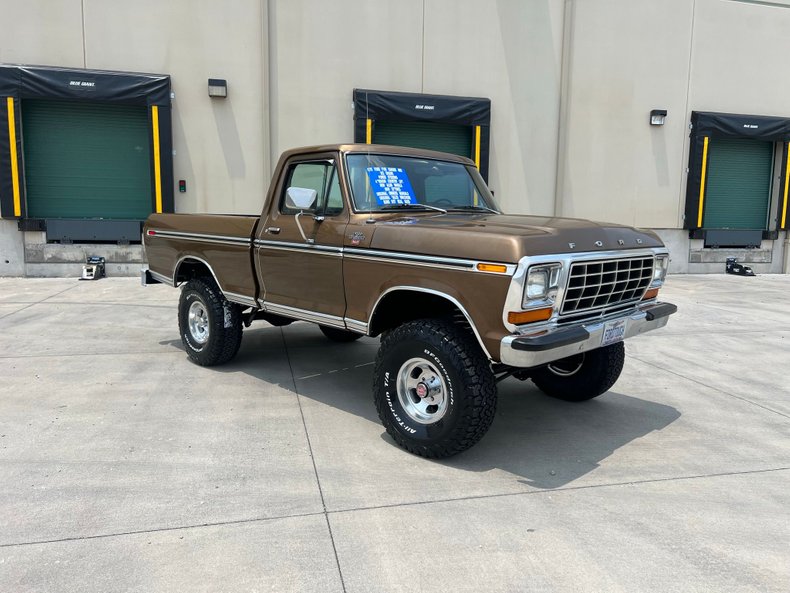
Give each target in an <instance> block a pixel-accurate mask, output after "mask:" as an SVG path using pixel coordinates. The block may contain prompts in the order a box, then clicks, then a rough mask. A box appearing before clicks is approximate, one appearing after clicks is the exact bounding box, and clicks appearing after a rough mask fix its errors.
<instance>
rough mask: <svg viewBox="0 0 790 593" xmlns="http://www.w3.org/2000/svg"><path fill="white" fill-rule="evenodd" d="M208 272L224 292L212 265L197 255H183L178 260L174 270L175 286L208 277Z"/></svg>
mask: <svg viewBox="0 0 790 593" xmlns="http://www.w3.org/2000/svg"><path fill="white" fill-rule="evenodd" d="M206 272H208V275H210V276H211V277H212V278H213V279H214V282H215V283H216V284H217V286H218V287H219V290H220V292H224V291H223V290H222V285H221V284H220V283H219V279H218V278H217V275H216V274H215V273H214V269H213V268H212V267H211V265H209V263H208V262H207V261H206V260H204V259H202V258H200V257H197V256H195V255H183V256H181V257H180V258H179V259H178V262H176V267H175V270H173V286H178V285H179V283H181V282H186V281H187V280H190V279H192V278H198V277H200V276H206V275H207V274H206Z"/></svg>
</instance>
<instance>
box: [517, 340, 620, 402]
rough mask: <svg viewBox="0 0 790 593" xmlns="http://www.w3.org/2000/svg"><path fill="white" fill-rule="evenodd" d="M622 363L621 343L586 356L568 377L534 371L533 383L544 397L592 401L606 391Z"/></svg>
mask: <svg viewBox="0 0 790 593" xmlns="http://www.w3.org/2000/svg"><path fill="white" fill-rule="evenodd" d="M624 364H625V346H624V344H623V342H618V343H616V344H611V345H609V346H604V347H603V348H598V349H597V350H591V351H589V352H587V353H586V358H585V361H584V365H585V366H584V367H583V368H582V369H581V370H580V371H579V372H578V373H576V374H575V375H571V376H570V377H559V376H557V375H555V374H554V373H552V372H551V371H550V370H548V369H543V370H540V371H537V372H535V373H534V374H533V376H532V382H533V383H535V385H536V386H537V387H538V389H540V390H541V391H542V392H543V393H545V394H546V395H549V396H551V397H555V398H557V399H561V400H564V401H569V402H583V401H587V400H591V399H593V398H595V397H598V396H599V395H602V394H604V393H606V392H607V391H609V390H610V389H611V388H612V386H613V385H614V384H615V383H616V382H617V379H618V378H619V377H620V373H621V372H622V371H623V366H624Z"/></svg>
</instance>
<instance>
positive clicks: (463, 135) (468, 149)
mask: <svg viewBox="0 0 790 593" xmlns="http://www.w3.org/2000/svg"><path fill="white" fill-rule="evenodd" d="M373 142H374V143H375V144H392V145H394V146H411V147H413V148H425V149H428V150H440V151H442V152H450V153H452V154H458V155H461V156H465V157H468V158H472V156H473V155H472V128H471V127H470V126H461V125H457V124H443V123H435V122H423V121H377V122H375V124H374V127H373Z"/></svg>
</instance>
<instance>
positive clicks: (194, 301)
mask: <svg viewBox="0 0 790 593" xmlns="http://www.w3.org/2000/svg"><path fill="white" fill-rule="evenodd" d="M178 329H179V332H180V333H181V342H182V343H183V344H184V350H186V353H187V355H188V356H189V358H191V359H192V360H193V361H194V362H196V363H197V364H199V365H201V366H213V365H218V364H223V363H225V362H228V361H229V360H230V359H231V358H233V357H234V356H235V355H236V352H238V351H239V346H240V345H241V330H242V321H241V307H239V305H236V304H234V303H231V302H229V301H228V300H227V299H226V298H225V297H224V296H223V295H222V293H221V292H220V290H219V288H218V287H217V284H216V283H215V282H214V280H213V279H210V278H195V279H192V280H190V281H189V282H187V283H186V284H185V285H184V286H183V288H182V290H181V298H180V299H179V301H178Z"/></svg>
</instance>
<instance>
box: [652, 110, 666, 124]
mask: <svg viewBox="0 0 790 593" xmlns="http://www.w3.org/2000/svg"><path fill="white" fill-rule="evenodd" d="M666 119H667V110H666V109H653V110H651V111H650V125H651V126H663V125H664V122H665V121H666Z"/></svg>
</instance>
